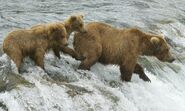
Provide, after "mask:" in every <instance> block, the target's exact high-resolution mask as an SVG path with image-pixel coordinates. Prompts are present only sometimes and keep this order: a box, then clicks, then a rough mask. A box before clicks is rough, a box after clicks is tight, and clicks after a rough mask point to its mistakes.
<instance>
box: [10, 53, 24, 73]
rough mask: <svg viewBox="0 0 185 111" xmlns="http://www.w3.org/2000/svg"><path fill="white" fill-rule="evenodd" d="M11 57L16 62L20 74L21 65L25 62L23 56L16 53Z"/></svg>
mask: <svg viewBox="0 0 185 111" xmlns="http://www.w3.org/2000/svg"><path fill="white" fill-rule="evenodd" d="M9 56H10V58H11V59H12V60H13V61H14V63H15V64H16V67H17V69H18V72H19V73H20V72H21V71H20V67H21V63H22V61H23V56H22V54H21V52H19V51H17V52H16V53H13V54H11V55H9Z"/></svg>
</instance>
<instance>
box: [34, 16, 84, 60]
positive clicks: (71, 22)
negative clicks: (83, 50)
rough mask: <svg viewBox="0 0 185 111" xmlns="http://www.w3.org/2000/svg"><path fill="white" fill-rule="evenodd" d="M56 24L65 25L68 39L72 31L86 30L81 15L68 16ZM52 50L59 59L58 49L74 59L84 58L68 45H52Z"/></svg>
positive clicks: (82, 31)
mask: <svg viewBox="0 0 185 111" xmlns="http://www.w3.org/2000/svg"><path fill="white" fill-rule="evenodd" d="M58 24H59V25H60V24H61V25H62V26H63V25H64V26H65V28H66V31H67V39H69V36H70V34H71V33H72V32H74V31H76V32H81V33H85V32H86V30H85V28H84V22H83V15H72V16H69V17H68V18H67V19H66V20H65V21H64V22H59V23H58ZM39 26H40V25H36V26H33V27H32V29H33V28H36V27H39ZM41 26H42V25H41ZM52 50H53V52H54V54H55V56H56V57H58V58H59V59H60V51H62V52H63V53H66V54H69V55H70V56H72V57H73V58H75V59H76V60H82V59H84V57H82V56H80V55H79V54H78V53H76V52H75V51H74V50H73V49H71V48H69V47H62V48H60V49H59V48H58V47H54V48H53V49H52Z"/></svg>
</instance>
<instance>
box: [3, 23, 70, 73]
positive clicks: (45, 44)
mask: <svg viewBox="0 0 185 111" xmlns="http://www.w3.org/2000/svg"><path fill="white" fill-rule="evenodd" d="M66 45H67V32H66V29H65V26H64V25H59V24H58V23H49V24H44V25H42V26H41V25H40V26H38V27H35V28H33V29H20V30H15V31H12V32H10V33H9V34H8V35H7V37H6V38H5V39H4V42H3V51H4V52H5V53H6V54H7V55H8V56H9V57H10V58H11V59H12V60H13V61H14V62H15V64H16V66H17V68H18V70H19V72H20V65H21V63H22V62H23V58H25V57H26V56H29V57H30V58H31V59H33V60H34V61H35V63H36V64H37V65H38V66H40V67H41V68H43V69H44V55H45V53H46V51H47V50H49V49H53V48H56V47H58V48H63V47H65V46H66Z"/></svg>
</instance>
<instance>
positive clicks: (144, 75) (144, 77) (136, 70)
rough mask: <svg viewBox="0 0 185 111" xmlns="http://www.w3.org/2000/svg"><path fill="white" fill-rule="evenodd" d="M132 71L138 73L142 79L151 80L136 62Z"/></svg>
mask: <svg viewBox="0 0 185 111" xmlns="http://www.w3.org/2000/svg"><path fill="white" fill-rule="evenodd" d="M134 73H136V74H138V75H139V77H140V78H141V79H143V80H144V81H148V82H151V80H150V79H149V78H148V76H147V75H146V74H145V72H144V70H143V68H142V67H141V66H140V65H139V64H138V63H137V64H136V66H135V69H134Z"/></svg>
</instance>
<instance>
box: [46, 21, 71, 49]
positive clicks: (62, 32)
mask: <svg viewBox="0 0 185 111" xmlns="http://www.w3.org/2000/svg"><path fill="white" fill-rule="evenodd" d="M47 32H48V38H49V42H50V44H52V46H57V47H64V46H67V45H68V44H67V32H66V29H65V27H64V25H61V24H60V25H59V24H57V23H52V24H49V25H48V29H47Z"/></svg>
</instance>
